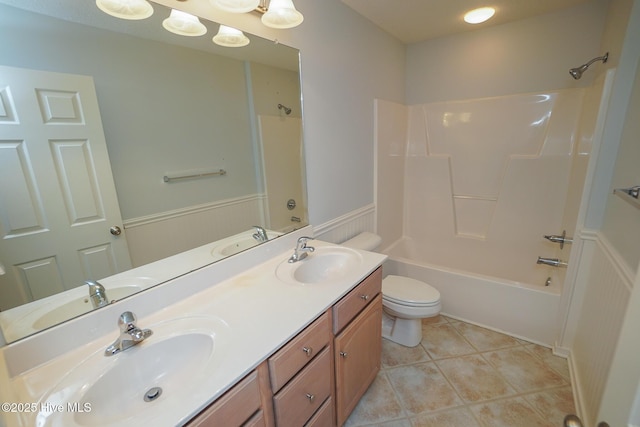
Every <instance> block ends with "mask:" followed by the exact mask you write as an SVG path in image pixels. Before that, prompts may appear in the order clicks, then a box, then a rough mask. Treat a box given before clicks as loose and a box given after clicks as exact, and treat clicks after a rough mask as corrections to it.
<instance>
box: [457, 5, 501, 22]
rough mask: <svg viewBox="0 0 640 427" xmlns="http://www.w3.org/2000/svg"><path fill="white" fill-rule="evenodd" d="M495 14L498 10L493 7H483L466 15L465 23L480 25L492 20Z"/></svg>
mask: <svg viewBox="0 0 640 427" xmlns="http://www.w3.org/2000/svg"><path fill="white" fill-rule="evenodd" d="M495 13H496V10H495V9H494V8H492V7H481V8H479V9H474V10H470V11H469V12H467V13H465V14H464V21H465V22H466V23H468V24H480V23H481V22H484V21H486V20H488V19H489V18H491V17H492V16H493V15H494V14H495Z"/></svg>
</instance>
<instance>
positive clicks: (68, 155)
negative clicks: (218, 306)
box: [0, 67, 131, 310]
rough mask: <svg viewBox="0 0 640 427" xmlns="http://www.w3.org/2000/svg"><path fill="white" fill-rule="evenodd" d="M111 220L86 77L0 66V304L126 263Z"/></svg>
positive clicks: (110, 187)
mask: <svg viewBox="0 0 640 427" xmlns="http://www.w3.org/2000/svg"><path fill="white" fill-rule="evenodd" d="M121 224H122V219H121V216H120V208H119V206H118V202H117V197H116V191H115V185H114V183H113V177H112V174H111V166H110V164H109V157H108V153H107V146H106V141H105V138H104V131H103V129H102V122H101V119H100V111H99V108H98V102H97V97H96V93H95V88H94V85H93V80H92V79H91V78H90V77H87V76H77V75H70V74H59V73H50V72H43V71H35V70H25V69H18V68H11V67H0V262H1V263H2V264H3V265H4V266H5V269H6V274H5V275H2V276H0V310H6V309H8V308H11V307H14V306H17V305H20V304H24V303H27V302H30V301H33V300H36V299H40V298H44V297H46V296H50V295H53V294H55V293H58V292H61V291H63V290H65V289H70V288H73V287H76V286H80V285H82V284H83V281H84V280H87V279H94V280H99V279H101V278H103V277H106V276H110V275H113V274H115V273H117V272H119V271H123V270H127V269H129V268H131V262H130V259H129V253H128V249H127V244H126V238H125V235H124V233H122V234H120V235H119V236H113V235H111V234H110V233H109V228H110V227H111V226H114V225H118V226H121ZM121 228H122V227H121Z"/></svg>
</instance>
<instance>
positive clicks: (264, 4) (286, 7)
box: [209, 0, 304, 29]
mask: <svg viewBox="0 0 640 427" xmlns="http://www.w3.org/2000/svg"><path fill="white" fill-rule="evenodd" d="M209 3H211V5H212V6H214V7H216V8H218V9H220V10H223V11H225V12H232V13H247V12H253V11H256V12H259V13H262V14H263V15H262V23H263V24H264V25H265V26H267V27H270V28H276V29H286V28H293V27H297V26H298V25H300V24H301V23H302V21H303V20H304V16H302V14H301V13H300V12H298V11H297V10H296V7H295V6H294V5H293V0H209Z"/></svg>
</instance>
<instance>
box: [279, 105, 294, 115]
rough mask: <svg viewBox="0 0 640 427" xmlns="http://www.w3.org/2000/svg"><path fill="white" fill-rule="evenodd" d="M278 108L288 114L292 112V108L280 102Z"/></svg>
mask: <svg viewBox="0 0 640 427" xmlns="http://www.w3.org/2000/svg"><path fill="white" fill-rule="evenodd" d="M278 110H284V113H285V114H286V115H287V116H288V115H289V114H291V108H288V107H285V106H284V105H282V104H278Z"/></svg>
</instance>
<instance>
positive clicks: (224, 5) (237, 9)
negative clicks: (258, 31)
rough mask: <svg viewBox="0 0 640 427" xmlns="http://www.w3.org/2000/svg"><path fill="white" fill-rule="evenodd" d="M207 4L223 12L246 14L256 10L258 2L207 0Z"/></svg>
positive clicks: (257, 0) (249, 0) (252, 0)
mask: <svg viewBox="0 0 640 427" xmlns="http://www.w3.org/2000/svg"><path fill="white" fill-rule="evenodd" d="M209 3H211V5H212V6H213V7H216V8H218V9H220V10H224V11H225V12H231V13H247V12H252V11H254V10H256V9H257V8H258V6H259V5H260V0H209Z"/></svg>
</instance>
